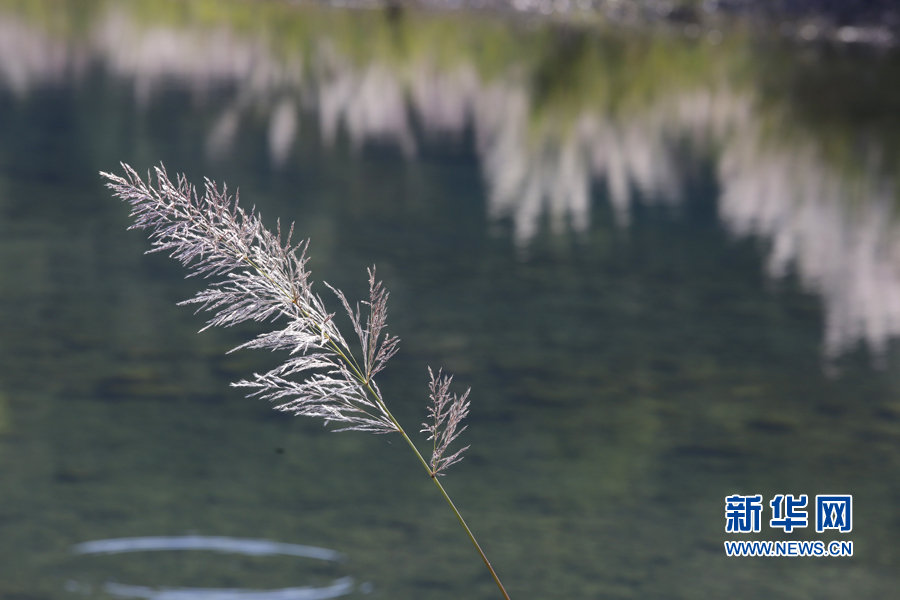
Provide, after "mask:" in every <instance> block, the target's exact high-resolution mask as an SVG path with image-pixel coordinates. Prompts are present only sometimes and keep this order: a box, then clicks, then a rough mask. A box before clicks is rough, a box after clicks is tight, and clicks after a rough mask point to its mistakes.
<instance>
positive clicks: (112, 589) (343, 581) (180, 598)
mask: <svg viewBox="0 0 900 600" xmlns="http://www.w3.org/2000/svg"><path fill="white" fill-rule="evenodd" d="M155 550H212V551H215V552H227V553H234V554H246V555H250V556H275V555H287V556H302V557H305V558H316V559H319V560H327V561H333V562H344V561H346V560H347V557H346V556H345V555H344V554H341V553H340V552H336V551H335V550H329V549H327V548H317V547H315V546H301V545H299V544H284V543H280V542H272V541H269V540H247V539H239V538H229V537H207V536H201V535H187V536H174V537H138V538H118V539H111V540H94V541H91V542H83V543H81V544H77V545H76V546H73V547H72V552H73V553H75V554H121V553H124V552H149V551H155ZM73 583H74V582H73ZM359 587H360V591H362V592H367V591H369V588H370V587H371V586H370V585H369V584H362V585H361V586H359ZM354 589H355V586H354V585H353V578H352V577H342V578H340V579H335V580H334V581H333V582H332V583H331V585H327V586H324V587H310V586H305V587H293V588H280V589H273V590H246V589H230V588H159V589H156V588H150V587H145V586H140V585H124V584H120V583H109V582H107V583H105V584H104V585H103V590H104V591H105V592H106V593H108V594H112V595H114V596H120V597H123V598H146V599H147V600H324V599H325V598H337V597H338V596H345V595H347V594H349V593H351V592H353V591H354Z"/></svg>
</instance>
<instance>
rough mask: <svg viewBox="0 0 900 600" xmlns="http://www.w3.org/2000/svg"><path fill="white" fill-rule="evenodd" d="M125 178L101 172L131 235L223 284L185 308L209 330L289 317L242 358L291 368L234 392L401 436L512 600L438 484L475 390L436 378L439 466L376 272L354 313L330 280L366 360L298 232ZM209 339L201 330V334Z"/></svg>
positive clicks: (185, 192)
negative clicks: (316, 284) (394, 392)
mask: <svg viewBox="0 0 900 600" xmlns="http://www.w3.org/2000/svg"><path fill="white" fill-rule="evenodd" d="M122 168H123V169H124V171H125V176H124V177H120V176H118V175H113V174H111V173H102V172H101V175H102V176H103V177H105V178H106V179H107V180H108V183H107V187H109V188H110V189H111V190H112V191H113V193H114V194H115V195H116V196H118V197H119V198H121V199H122V200H124V201H126V202H128V203H129V204H130V205H131V207H132V212H131V216H132V217H134V219H135V222H134V225H132V226H131V227H129V229H136V228H137V229H149V230H150V239H151V240H152V243H153V248H152V249H151V250H149V252H163V251H166V252H169V253H170V255H171V256H172V257H173V258H175V259H177V260H178V261H180V262H181V263H182V264H183V265H184V266H185V267H187V269H188V275H187V276H188V277H193V276H196V275H202V276H203V277H204V278H210V277H213V278H218V280H216V281H213V282H212V283H211V284H210V285H209V287H207V288H206V289H204V290H202V291H200V292H198V293H197V294H196V295H195V296H194V297H193V298H190V299H188V300H185V301H184V302H181V303H180V304H196V305H199V306H198V308H197V311H198V312H199V311H202V310H207V311H210V312H211V313H212V317H211V318H210V319H209V320H208V321H207V325H206V327H204V329H207V328H209V327H213V326H223V327H228V326H231V325H235V324H237V323H242V322H245V321H251V320H252V321H270V320H277V319H280V318H282V317H283V318H284V320H285V321H286V325H285V326H284V327H283V328H282V329H277V330H274V331H270V332H266V333H263V334H260V335H258V336H257V337H255V338H254V339H252V340H250V341H248V342H245V343H243V344H241V345H239V346H237V347H236V348H234V349H233V350H231V352H234V351H235V350H240V349H243V348H261V349H268V350H287V351H288V352H289V358H288V359H287V360H286V361H285V362H284V363H282V364H281V365H280V366H278V367H276V368H275V369H272V370H271V371H268V372H266V373H263V374H254V376H253V378H252V379H249V380H241V381H238V382H236V383H233V384H232V385H233V386H236V387H243V388H248V389H249V390H250V391H249V395H250V396H259V397H261V398H265V399H267V400H270V401H274V402H276V403H278V404H277V405H276V406H275V408H276V410H281V411H286V412H292V413H295V414H298V415H305V416H310V417H320V418H322V419H324V420H325V422H326V423H330V422H334V423H337V424H338V425H339V428H338V429H336V431H370V432H373V433H384V434H387V433H399V434H400V435H402V436H403V438H404V439H405V440H406V442H407V443H408V444H409V447H410V448H411V449H412V450H413V452H414V453H415V454H416V456H417V457H418V459H419V461H420V462H421V463H422V465H423V466H424V467H425V469H426V470H427V471H428V474H429V475H430V476H431V479H432V481H434V483H435V484H436V485H437V487H438V489H439V490H440V492H441V494H442V495H443V496H444V499H445V500H446V501H447V503H448V504H449V506H450V507H451V508H452V510H453V512H454V514H455V515H456V517H457V519H459V522H460V523H461V524H462V526H463V528H465V531H466V533H467V535H468V536H469V539H470V540H471V541H472V543H473V544H474V545H475V548H476V549H477V550H478V553H479V554H480V556H481V558H482V560H483V561H484V563H485V565H486V566H487V568H488V570H489V571H490V572H491V576H492V577H493V578H494V581H495V582H496V584H497V586H498V587H499V589H500V591H501V592H502V593H503V596H504V597H505V598H506V599H507V600H509V595H508V594H507V593H506V590H505V589H504V588H503V584H502V583H500V579H499V578H498V577H497V573H496V572H495V571H494V568H493V567H492V566H491V564H490V562H489V561H488V559H487V557H486V556H485V554H484V552H483V551H482V549H481V547H480V546H479V544H478V542H477V541H476V539H475V537H474V535H472V531H471V530H470V529H469V527H468V525H466V522H465V521H464V520H463V518H462V516H461V515H460V513H459V511H458V510H457V509H456V506H455V505H454V504H453V502H452V501H451V500H450V497H449V496H448V495H447V492H446V491H445V490H444V487H443V485H441V483H440V481H439V480H438V477H437V476H438V475H443V474H444V473H442V471H444V470H445V469H446V468H447V467H449V466H451V465H453V464H454V463H456V462H459V461H460V460H462V458H463V456H462V454H463V452H464V451H465V450H466V449H467V448H468V446H466V447H465V448H462V449H460V450H457V451H455V452H454V453H453V454H451V455H449V456H446V457H445V456H444V454H445V453H446V452H447V450H448V448H449V446H450V444H451V443H452V442H453V441H454V440H455V439H456V437H457V436H458V435H459V434H460V433H462V431H463V430H464V429H465V426H463V427H462V428H459V425H460V423H461V421H462V420H463V419H464V418H465V417H466V415H467V414H468V410H469V401H468V396H469V391H466V392H465V393H464V394H463V395H462V396H456V395H451V394H450V391H449V388H450V382H451V380H452V377H448V376H443V375H442V372H441V371H438V375H437V377H435V375H434V373H433V372H432V371H431V369H430V368H429V375H430V376H431V384H430V399H431V406H430V408H429V417H430V418H431V420H432V423H431V424H430V425H429V424H423V427H424V429H422V431H423V432H427V433H429V434H430V436H429V438H428V439H429V440H430V441H433V448H432V457H431V461H430V462H426V460H425V459H424V458H423V457H422V455H421V453H420V452H419V451H418V449H417V448H416V446H415V444H414V443H413V442H412V440H411V439H410V438H409V436H408V435H407V434H406V432H405V431H404V429H403V428H402V427H401V426H400V423H398V422H397V419H396V418H394V416H393V415H392V414H391V411H390V410H389V409H388V407H387V404H386V403H385V401H384V397H383V396H382V393H381V390H380V389H379V388H378V385H377V384H376V383H375V380H374V376H375V375H376V374H377V373H378V372H380V371H381V370H382V369H383V368H384V367H385V364H386V363H387V361H388V360H389V359H390V358H391V357H392V356H393V355H394V354H395V353H396V352H397V348H398V343H399V339H398V338H397V337H396V336H391V335H388V334H387V333H385V332H384V329H385V327H386V326H387V299H388V293H387V291H385V290H384V288H383V287H382V284H381V282H380V281H378V280H377V279H376V278H375V269H374V267H373V268H372V269H370V270H369V299H368V301H364V302H363V303H362V304H363V306H364V307H365V308H363V309H362V310H361V308H360V304H358V303H357V304H355V305H353V306H351V304H350V302H349V301H348V300H347V298H346V296H345V295H344V293H343V292H341V291H340V290H338V289H335V288H333V287H331V286H330V285H328V284H327V283H325V285H326V286H327V287H328V288H329V289H330V290H331V291H332V292H333V293H334V294H335V296H336V297H337V299H338V300H339V301H340V303H341V305H342V306H343V309H344V311H345V312H346V313H347V315H348V316H349V318H350V323H351V324H352V328H353V333H354V334H355V336H356V338H357V342H358V343H359V347H360V352H359V353H358V355H357V353H354V352H353V349H352V348H351V345H350V344H349V343H348V342H347V340H346V339H345V338H344V336H343V335H342V334H341V332H340V330H339V329H338V327H337V325H336V324H335V320H334V317H335V314H334V313H329V312H328V311H327V310H326V308H325V304H324V302H323V301H322V298H321V297H320V296H319V295H318V294H316V293H314V292H313V290H312V285H313V282H312V279H311V276H310V272H309V271H308V270H307V268H306V264H307V261H308V258H307V255H306V251H307V249H308V247H309V241H308V240H306V241H303V242H299V243H297V244H292V242H291V237H292V234H293V230H294V227H293V225H291V227H290V229H289V230H288V232H287V235H286V236H282V230H281V222H280V221H279V222H278V223H277V227H276V231H275V233H272V232H271V231H269V230H268V229H266V228H265V227H264V226H263V224H262V218H261V217H260V215H259V213H258V212H257V211H256V210H255V208H254V209H251V210H250V211H249V212H246V211H245V210H244V209H243V208H242V207H241V206H240V201H239V197H238V194H237V193H235V195H234V198H233V199H232V198H231V197H230V196H229V195H228V190H227V187H226V186H224V185H223V186H222V187H221V189H220V188H219V187H218V186H217V185H216V184H215V182H213V181H210V180H209V179H207V180H206V183H205V189H204V194H203V195H202V196H200V195H199V194H198V193H197V190H196V189H195V188H194V187H193V186H192V185H191V184H190V183H189V182H188V181H187V178H186V177H185V176H184V175H179V176H178V177H177V178H176V183H172V181H171V180H170V179H169V177H168V174H167V173H166V170H165V167H164V166H162V165H160V166H159V167H157V168H156V169H155V174H156V185H153V184H152V178H151V176H150V174H149V173H148V176H147V181H146V182H145V181H143V180H142V179H141V177H140V176H139V175H138V174H137V172H136V171H135V170H134V169H132V168H131V167H130V166H129V165H127V164H124V163H122ZM201 331H202V330H201Z"/></svg>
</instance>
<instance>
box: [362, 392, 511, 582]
mask: <svg viewBox="0 0 900 600" xmlns="http://www.w3.org/2000/svg"><path fill="white" fill-rule="evenodd" d="M370 389H371V388H370ZM373 393H374V392H373ZM381 406H382V408H384V410H385V411H386V412H387V414H388V416H389V417H390V419H391V421H393V422H394V425H395V426H396V427H397V431H399V432H400V435H402V436H403V439H404V440H406V443H407V444H409V447H410V448H412V451H413V452H415V454H416V456H417V457H419V462H421V463H422V466H423V467H425V470H426V471H428V474H429V475H430V476H431V480H432V481H433V482H434V484H435V485H436V486H437V487H438V489H439V490H441V495H443V496H444V500H446V501H447V504H449V505H450V508H451V509H452V510H453V514H455V515H456V518H457V519H459V524H460V525H462V526H463V529H465V530H466V535H468V536H469V539H470V540H471V541H472V544H473V545H474V546H475V549H476V550H478V554H479V555H481V560H483V561H484V565H485V566H486V567H487V568H488V571H490V572H491V577H493V578H494V583H496V584H497V587H498V588H500V593H501V594H503V597H504V598H506V600H510V598H509V594H507V593H506V588H504V587H503V584H502V583H501V582H500V578H499V577H498V576H497V572H496V571H495V570H494V567H492V566H491V561H489V560H488V558H487V556H486V555H485V553H484V550H482V549H481V546H480V545H479V544H478V540H476V539H475V535H474V534H473V533H472V530H471V529H469V526H468V525H467V524H466V520H465V519H463V517H462V515H461V514H460V513H459V510H457V508H456V505H455V504H453V500H451V499H450V496H449V495H448V494H447V490H445V489H444V486H443V485H441V482H440V481H439V480H438V478H437V474H436V473H435V472H434V471H432V470H431V465H429V464H428V462H427V461H426V460H425V459H424V458H423V457H422V454H421V453H420V452H419V449H418V448H416V445H415V444H413V442H412V440H411V439H409V436H408V435H406V432H405V431H404V430H403V428H402V427H400V423H398V422H397V419H395V418H394V415H392V414H391V411H390V410H388V408H387V406H385V405H384V402H383V401H382V402H381Z"/></svg>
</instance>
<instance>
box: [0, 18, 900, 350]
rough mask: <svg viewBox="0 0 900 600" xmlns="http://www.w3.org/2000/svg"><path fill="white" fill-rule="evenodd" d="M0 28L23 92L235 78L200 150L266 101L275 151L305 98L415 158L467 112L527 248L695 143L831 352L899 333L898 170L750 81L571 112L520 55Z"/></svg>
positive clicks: (734, 225)
mask: <svg viewBox="0 0 900 600" xmlns="http://www.w3.org/2000/svg"><path fill="white" fill-rule="evenodd" d="M0 28H2V35H0V78H2V82H3V84H4V85H5V86H7V87H9V88H11V89H13V90H14V91H15V92H16V93H18V94H20V95H21V94H27V92H28V90H29V89H31V88H33V87H34V86H37V85H43V84H47V83H53V82H59V81H61V80H63V79H64V78H66V77H76V78H77V77H78V76H80V75H81V74H83V73H84V72H85V64H86V63H87V62H89V61H100V62H102V64H104V65H105V66H106V68H107V69H108V70H109V71H111V72H112V73H114V74H116V75H118V76H120V77H123V78H126V79H128V80H131V81H133V82H134V83H133V85H134V90H135V97H136V99H137V101H138V102H139V103H141V104H147V103H148V102H151V101H152V98H153V97H154V94H158V93H159V92H160V91H161V90H162V89H164V88H165V86H168V85H171V84H172V83H173V82H174V83H176V84H178V85H181V86H184V87H186V88H187V89H189V90H191V92H192V93H193V94H194V95H195V96H196V97H197V98H198V100H199V101H202V99H203V98H204V97H205V96H206V95H208V94H210V93H211V92H212V91H213V90H222V89H226V88H227V89H229V90H233V92H232V93H231V96H232V97H233V100H232V101H231V103H230V104H229V106H228V107H227V108H225V109H224V110H222V111H221V113H220V115H219V117H218V118H217V119H216V121H215V123H214V124H213V125H212V126H211V127H210V128H209V130H208V134H207V142H206V148H207V153H208V155H209V157H210V158H218V157H222V156H227V155H228V154H229V153H230V152H231V151H232V150H233V145H234V143H235V139H236V135H237V132H238V131H239V129H240V127H241V122H242V121H245V120H247V119H252V118H254V116H255V115H258V114H260V113H263V114H268V115H269V117H268V120H269V125H268V139H269V155H270V160H271V162H272V163H273V164H274V165H278V166H280V165H284V164H285V163H286V162H287V161H288V160H289V158H290V156H291V153H292V148H293V146H294V143H295V137H296V135H297V131H298V127H299V111H300V107H301V106H302V107H306V109H307V110H312V111H313V112H314V113H315V114H316V116H317V122H318V126H319V128H320V131H321V135H322V137H323V138H324V139H325V140H326V141H328V142H334V140H335V138H336V136H337V135H338V132H339V131H340V130H341V128H343V129H344V130H345V131H346V133H347V135H348V136H349V139H350V141H351V143H352V145H353V147H355V148H360V147H362V146H363V145H364V144H366V143H369V142H373V141H374V142H378V143H388V144H394V145H396V146H397V147H398V148H400V149H401V151H402V152H403V153H404V154H405V155H406V156H408V157H410V158H412V157H414V156H415V154H416V150H417V134H416V127H417V126H416V123H419V124H420V125H419V126H420V127H421V129H422V131H423V132H424V135H425V136H426V138H427V137H429V136H430V137H435V136H437V137H440V136H451V137H456V138H462V137H463V136H464V134H465V133H466V131H467V128H470V127H471V129H472V130H473V133H474V137H475V140H476V148H477V151H478V155H479V156H480V159H481V168H482V172H483V176H484V179H485V183H486V186H487V189H488V207H487V210H488V217H489V218H490V219H491V220H494V221H499V220H504V219H509V220H510V221H511V222H512V224H513V229H514V237H515V241H516V243H517V244H518V245H519V246H521V247H523V248H526V247H527V246H528V244H529V243H530V241H531V240H532V239H533V238H534V236H535V235H536V234H537V232H538V231H539V229H540V224H541V222H542V219H543V218H544V217H545V216H548V217H549V220H550V225H551V228H552V230H553V231H554V232H556V233H563V232H565V231H572V232H573V233H574V234H576V235H577V234H579V233H581V232H584V231H586V230H587V229H588V227H589V225H590V220H591V210H592V202H591V197H592V194H591V192H592V189H593V188H594V186H595V185H597V184H600V185H601V186H602V187H603V188H605V190H606V196H607V197H608V199H609V202H610V204H611V205H612V207H613V209H614V212H615V215H616V218H617V220H618V221H619V223H620V224H622V225H623V226H626V225H627V223H628V222H629V215H630V210H631V206H632V203H633V202H635V201H639V202H643V203H663V204H669V205H678V204H679V203H682V202H683V200H684V193H685V185H686V183H685V181H684V177H685V170H684V152H685V150H686V149H688V148H693V149H694V150H693V152H694V153H695V154H696V155H697V158H696V160H711V161H712V162H713V163H714V165H715V170H716V172H717V173H718V179H719V184H720V185H721V188H722V193H721V198H720V201H719V215H720V218H721V220H722V222H723V224H724V225H725V227H727V228H728V230H729V231H731V232H732V233H734V234H735V235H736V236H738V237H742V236H748V235H752V236H756V237H759V238H761V239H763V240H765V241H766V243H767V246H769V247H770V249H769V250H768V256H769V258H768V267H767V268H768V272H769V274H770V275H771V276H772V277H774V278H780V277H783V276H784V275H785V274H787V273H789V272H790V271H791V270H792V269H793V270H796V272H797V274H798V276H799V277H800V279H801V281H802V282H803V284H804V286H806V288H807V289H809V290H810V291H814V292H816V293H818V294H821V296H822V298H823V301H824V304H825V312H826V322H825V333H824V348H823V349H824V353H825V355H826V356H827V357H829V358H833V357H836V356H838V355H840V354H842V353H843V352H845V351H847V350H850V349H853V348H854V347H856V345H857V344H858V343H859V342H864V343H865V344H866V345H867V346H868V348H869V349H870V350H871V351H872V352H873V353H874V354H875V355H883V353H884V352H885V349H886V347H887V344H888V342H889V340H890V339H891V338H893V337H896V336H897V335H898V334H900V258H898V257H900V237H898V236H897V235H896V234H897V226H898V225H897V222H898V220H897V219H896V218H895V216H894V211H893V206H894V203H895V198H896V182H895V179H894V177H893V176H886V175H884V174H883V173H882V172H879V171H878V170H875V169H869V170H864V171H862V172H859V171H858V170H857V171H856V172H854V173H852V175H848V174H847V173H846V170H843V171H842V170H841V169H840V168H839V167H837V166H835V165H833V164H829V162H828V161H827V160H826V159H824V158H823V157H822V156H821V155H820V153H819V151H818V148H819V145H820V144H819V142H818V141H817V140H816V139H815V138H814V136H813V135H812V134H810V133H809V132H806V131H803V130H800V129H798V128H797V127H792V124H791V122H790V115H788V114H782V113H783V112H784V111H782V110H781V109H779V108H776V109H774V110H773V109H772V107H771V106H764V105H762V104H761V102H760V101H759V98H758V97H757V95H756V92H755V90H754V88H753V87H752V86H740V85H737V84H735V83H733V82H730V81H729V80H728V79H726V78H724V77H721V76H717V75H716V74H715V72H714V71H713V70H711V73H709V74H708V76H707V77H705V78H704V79H702V80H701V81H700V82H698V83H692V84H675V85H670V86H668V87H663V89H661V90H658V91H656V93H655V94H654V95H653V97H650V99H649V100H647V101H644V102H641V103H639V104H637V105H634V106H629V107H627V109H626V110H617V111H609V110H608V109H607V108H606V106H605V105H604V100H603V98H602V97H600V98H596V99H593V100H592V99H591V97H590V96H588V97H587V98H586V99H584V101H583V106H582V107H581V108H579V109H577V110H575V111H574V112H573V111H571V110H568V112H566V110H567V107H565V106H562V107H559V106H554V105H553V104H550V105H549V106H542V107H539V108H536V106H535V103H536V100H535V93H534V92H535V88H534V86H533V77H531V74H530V73H523V64H522V63H521V62H518V61H516V62H512V63H510V64H506V65H502V68H501V69H499V70H498V71H497V72H496V73H495V74H493V75H492V76H488V77H486V76H483V75H482V74H480V73H479V69H478V66H477V65H476V64H473V63H470V62H466V60H465V56H463V57H462V59H461V60H457V61H454V62H453V63H449V64H447V63H446V61H443V62H442V61H440V60H439V58H438V57H436V56H433V55H432V54H429V53H428V52H425V53H421V52H420V53H418V54H416V53H409V56H404V57H402V58H401V59H400V60H399V61H396V60H395V61H393V62H392V61H390V60H388V59H387V58H385V57H383V56H380V55H379V53H378V52H377V51H376V52H372V53H371V54H370V55H369V56H367V57H366V58H365V59H364V60H358V59H355V58H354V57H352V56H349V55H347V54H346V53H345V52H343V51H342V50H341V45H340V43H339V40H335V39H333V38H330V37H329V33H327V32H325V31H323V32H318V33H316V34H315V35H313V36H312V39H311V40H307V41H306V43H305V47H307V48H308V49H309V52H308V56H304V55H303V54H301V53H299V52H291V53H288V54H286V55H285V54H282V55H276V54H275V53H274V51H273V50H272V47H271V44H270V43H269V41H268V40H266V39H265V36H259V35H256V36H250V35H245V34H244V33H242V32H240V31H237V30H234V29H232V28H230V27H229V26H227V25H225V24H217V25H215V26H193V27H191V26H181V27H179V26H174V25H170V26H166V25H160V24H150V25H148V24H142V23H140V22H139V20H138V19H137V18H136V16H135V15H134V14H133V13H130V12H128V11H127V10H125V9H124V8H120V7H116V6H115V5H113V6H112V7H111V8H110V9H109V10H107V11H105V12H103V13H100V15H99V16H98V17H97V18H96V19H95V20H94V22H92V23H91V27H90V33H89V35H88V36H87V38H86V39H83V40H81V41H80V42H76V41H72V40H59V39H57V38H55V37H52V36H49V35H48V34H46V33H45V32H44V31H43V30H42V29H41V28H40V27H37V26H34V25H30V24H28V23H26V22H25V21H24V20H22V19H21V18H19V17H16V16H11V15H6V16H4V17H3V18H2V19H0ZM398 35H399V34H398ZM372 49H373V50H376V49H377V48H372ZM638 66H639V65H638ZM594 76H595V77H597V78H600V79H602V78H603V73H595V74H594ZM613 83H614V82H613ZM536 115H537V117H536Z"/></svg>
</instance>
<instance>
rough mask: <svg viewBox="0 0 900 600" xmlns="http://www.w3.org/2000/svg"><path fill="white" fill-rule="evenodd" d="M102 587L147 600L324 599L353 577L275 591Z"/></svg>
mask: <svg viewBox="0 0 900 600" xmlns="http://www.w3.org/2000/svg"><path fill="white" fill-rule="evenodd" d="M103 590H104V591H105V592H107V593H108V594H112V595H114V596H120V597H123V598H146V599H147V600H324V599H326V598H337V597H339V596H346V595H347V594H350V593H352V592H353V578H352V577H342V578H341V579H337V580H335V581H334V583H332V584H331V585H329V586H327V587H318V588H317V587H297V588H281V589H277V590H243V589H215V588H161V589H154V588H149V587H144V586H140V585H124V584H121V583H106V584H104V585H103Z"/></svg>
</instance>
